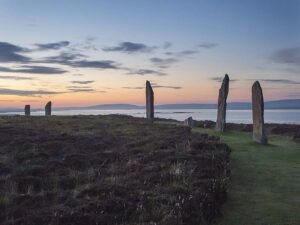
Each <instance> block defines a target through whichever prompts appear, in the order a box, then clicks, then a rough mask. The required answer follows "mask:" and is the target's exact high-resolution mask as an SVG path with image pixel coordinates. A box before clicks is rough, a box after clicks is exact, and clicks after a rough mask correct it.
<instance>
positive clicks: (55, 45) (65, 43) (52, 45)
mask: <svg viewBox="0 0 300 225" xmlns="http://www.w3.org/2000/svg"><path fill="white" fill-rule="evenodd" d="M68 45H70V42H69V41H60V42H55V43H47V44H35V46H37V47H38V50H40V51H44V50H59V49H61V48H64V47H67V46H68Z"/></svg>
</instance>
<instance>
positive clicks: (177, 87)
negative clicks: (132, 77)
mask: <svg viewBox="0 0 300 225" xmlns="http://www.w3.org/2000/svg"><path fill="white" fill-rule="evenodd" d="M152 87H153V88H168V89H175V90H178V89H182V87H180V86H165V85H152Z"/></svg>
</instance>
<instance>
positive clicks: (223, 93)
mask: <svg viewBox="0 0 300 225" xmlns="http://www.w3.org/2000/svg"><path fill="white" fill-rule="evenodd" d="M228 91H229V77H228V75H227V74H226V75H225V77H224V79H223V82H222V86H221V88H220V89H219V98H218V115H217V122H216V128H215V129H216V130H217V131H221V132H223V131H224V130H225V126H226V106H227V103H226V101H227V96H228Z"/></svg>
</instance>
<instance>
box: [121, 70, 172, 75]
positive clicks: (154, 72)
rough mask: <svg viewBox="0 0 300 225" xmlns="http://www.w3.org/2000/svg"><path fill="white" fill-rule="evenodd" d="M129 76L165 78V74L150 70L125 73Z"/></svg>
mask: <svg viewBox="0 0 300 225" xmlns="http://www.w3.org/2000/svg"><path fill="white" fill-rule="evenodd" d="M127 74H129V75H141V76H144V75H156V76H166V75H167V74H166V73H163V72H160V71H156V70H150V69H139V70H131V71H130V72H129V73H127Z"/></svg>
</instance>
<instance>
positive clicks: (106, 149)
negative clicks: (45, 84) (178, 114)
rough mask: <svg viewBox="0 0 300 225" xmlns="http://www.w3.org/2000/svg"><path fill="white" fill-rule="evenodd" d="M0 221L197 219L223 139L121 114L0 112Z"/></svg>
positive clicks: (219, 165) (205, 215)
mask: <svg viewBox="0 0 300 225" xmlns="http://www.w3.org/2000/svg"><path fill="white" fill-rule="evenodd" d="M0 146H1V149H0V224H3V225H8V224H10V225H13V224H16V225H21V224H22V225H23V224H24V225H42V224H49V225H89V224H91V225H92V224H93V225H94V224H95V225H96V224H101V225H106V224H107V225H108V224H122V225H125V224H131V225H134V224H136V225H137V224H149V225H150V224H170V225H171V224H172V225H174V224H178V225H181V224H197V225H199V224H207V223H211V222H212V221H214V220H215V218H216V217H218V216H220V208H221V206H222V204H223V203H224V201H225V199H226V185H227V182H228V176H229V148H228V147H227V146H226V145H225V144H222V143H220V142H219V140H218V139H217V138H214V137H210V136H208V135H205V134H195V133H191V131H190V130H189V129H188V128H185V127H182V126H176V125H172V124H166V123H162V122H161V121H155V122H154V123H150V122H148V121H147V120H145V119H142V118H133V117H129V116H117V115H115V116H113V115H111V116H72V117H71V116H69V117H56V116H53V117H47V118H46V117H28V118H25V117H1V118H0Z"/></svg>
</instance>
